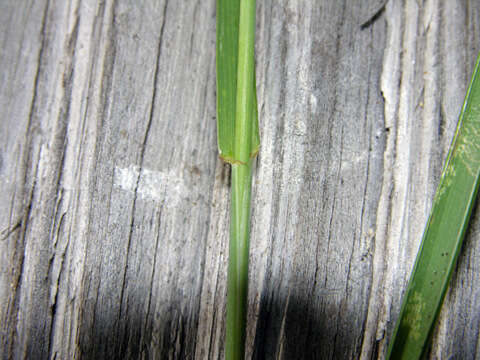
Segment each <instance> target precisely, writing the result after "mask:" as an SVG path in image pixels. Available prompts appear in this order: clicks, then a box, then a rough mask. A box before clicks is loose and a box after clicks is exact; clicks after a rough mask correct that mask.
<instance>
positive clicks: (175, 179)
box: [113, 165, 189, 201]
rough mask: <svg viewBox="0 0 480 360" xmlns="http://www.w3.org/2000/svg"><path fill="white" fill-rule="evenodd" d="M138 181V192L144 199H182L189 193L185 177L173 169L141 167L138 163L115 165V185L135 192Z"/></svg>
mask: <svg viewBox="0 0 480 360" xmlns="http://www.w3.org/2000/svg"><path fill="white" fill-rule="evenodd" d="M137 182H138V188H137V189H136V192H137V194H138V195H139V196H140V198H141V199H144V200H153V201H167V200H180V199H181V198H186V197H187V196H188V194H189V190H188V188H187V186H186V185H185V183H184V181H183V179H182V178H181V177H180V176H178V175H177V174H175V173H174V172H172V171H169V172H162V171H155V170H150V169H140V167H139V166H137V165H130V166H129V167H128V168H120V167H115V172H114V177H113V185H114V186H115V187H118V188H120V189H122V190H124V191H128V192H132V193H133V192H135V188H136V187H137Z"/></svg>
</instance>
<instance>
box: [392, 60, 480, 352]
mask: <svg viewBox="0 0 480 360" xmlns="http://www.w3.org/2000/svg"><path fill="white" fill-rule="evenodd" d="M479 60H480V56H479V59H477V63H476V65H475V70H474V73H473V77H472V81H471V83H470V87H469V89H468V91H467V96H466V98H465V103H464V105H463V108H462V112H461V114H460V119H459V122H458V126H457V130H456V133H455V137H454V140H453V142H452V145H451V147H450V150H449V154H448V156H447V160H446V163H445V166H444V169H443V172H442V177H441V179H440V184H439V186H438V189H437V192H436V194H435V198H434V201H433V207H432V210H431V213H430V218H429V220H428V223H427V226H426V229H425V233H424V235H423V239H422V243H421V245H420V250H419V252H418V255H417V259H416V261H415V266H414V269H413V272H412V275H411V278H410V281H409V284H408V287H407V291H406V293H405V297H404V300H403V304H402V308H401V312H400V316H399V319H398V321H397V325H396V329H395V332H394V335H393V339H392V342H391V344H390V346H389V350H388V356H387V358H388V359H408V360H412V359H418V358H420V357H421V356H423V355H425V353H426V351H427V350H428V342H429V340H430V337H431V335H432V332H433V329H434V324H435V320H436V319H437V317H438V314H439V313H440V309H441V305H442V302H443V299H444V297H445V293H446V290H447V287H448V283H449V280H450V277H451V275H452V272H453V270H454V267H455V263H456V260H457V257H458V254H459V251H460V249H461V245H462V241H463V238H464V236H465V232H466V229H467V226H468V221H469V218H470V214H471V212H472V209H473V206H474V202H475V198H476V195H477V190H478V184H479V175H480V74H479V72H480V65H479Z"/></svg>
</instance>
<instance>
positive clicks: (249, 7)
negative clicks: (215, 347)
mask: <svg viewBox="0 0 480 360" xmlns="http://www.w3.org/2000/svg"><path fill="white" fill-rule="evenodd" d="M254 52H255V0H217V129H218V130H217V131H218V148H219V152H220V156H221V157H222V158H223V159H224V160H225V161H227V162H229V163H231V164H232V199H231V214H230V246H229V264H228V284H227V326H226V327H227V329H226V349H225V357H226V359H228V360H236V359H243V358H244V357H245V330H246V309H247V306H246V305H247V285H248V284H247V283H248V249H249V230H250V196H251V181H252V180H251V179H252V163H253V158H254V156H255V155H256V154H257V152H258V149H259V146H260V136H259V129H258V112H257V95H256V86H255V61H254Z"/></svg>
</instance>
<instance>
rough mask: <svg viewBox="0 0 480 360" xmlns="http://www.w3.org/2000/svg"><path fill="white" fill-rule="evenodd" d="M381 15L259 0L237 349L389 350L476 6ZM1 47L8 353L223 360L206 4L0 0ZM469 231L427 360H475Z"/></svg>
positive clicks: (476, 314) (351, 2)
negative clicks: (241, 332)
mask: <svg viewBox="0 0 480 360" xmlns="http://www.w3.org/2000/svg"><path fill="white" fill-rule="evenodd" d="M384 4H385V2H384V1H382V0H371V1H355V0H345V1H329V0H322V1H320V0H316V1H307V0H290V1H288V0H262V1H258V9H257V10H258V12H257V14H258V15H257V24H258V27H257V82H258V95H259V110H260V119H261V120H260V121H261V135H262V147H261V151H260V154H259V157H258V163H257V170H256V174H255V177H254V201H253V214H252V239H251V267H250V274H251V281H250V289H249V316H248V339H247V342H248V344H247V345H248V346H247V349H248V357H249V358H251V357H253V358H255V359H310V358H311V359H330V358H334V359H357V358H360V359H371V358H373V359H377V358H378V359H382V358H384V356H385V352H386V346H387V344H388V341H389V339H390V337H391V334H392V330H393V326H394V322H395V319H396V317H397V316H398V312H399V306H400V301H401V296H402V293H403V291H404V289H405V286H406V282H407V279H408V276H409V273H410V270H411V267H412V264H413V261H414V258H415V254H416V251H417V248H418V245H419V241H420V239H421V235H422V232H423V228H424V224H425V222H426V219H427V216H428V212H429V209H430V206H431V201H432V197H433V193H434V191H435V187H436V184H437V182H438V179H439V176H440V171H441V166H442V162H443V160H444V158H445V155H446V151H447V149H448V146H449V143H450V141H451V139H452V136H453V132H454V129H455V126H456V123H457V118H458V114H459V112H460V108H461V105H462V101H463V97H464V94H465V91H466V87H467V85H468V81H469V78H470V74H471V72H472V69H473V65H474V61H475V58H476V55H477V52H478V51H479V49H480V45H479V44H480V22H479V19H480V3H479V2H478V1H467V0H462V1H460V0H451V1H450V0H449V1H441V0H425V1H419V0H403V1H402V0H390V1H389V2H388V3H387V4H386V5H385V6H384ZM362 25H364V26H362ZM0 39H1V50H0V144H1V145H0V186H1V189H2V191H1V192H0V231H1V238H0V239H1V240H0V326H1V332H0V353H1V354H2V355H1V356H2V358H4V359H9V358H14V359H21V358H28V359H47V358H52V359H53V358H57V359H70V358H74V357H75V358H79V359H83V358H84V359H101V358H118V359H123V358H132V359H133V358H135V359H136V358H152V359H153V358H155V359H193V358H195V359H218V358H223V341H224V321H225V282H226V254H227V251H226V250H227V246H228V245H227V244H228V239H227V234H228V205H229V169H228V166H227V165H225V164H223V163H222V162H221V161H220V160H219V159H218V157H217V153H216V128H215V46H214V44H215V1H214V0H209V1H200V0H191V1H182V0H179V1H167V0H158V1H157V0H155V1H154V0H144V1H136V0H116V1H114V0H105V1H98V0H83V1H80V0H65V1H63V0H62V1H60V0H56V1H55V0H36V1H28V0H3V1H2V2H0ZM479 239H480V216H475V219H474V221H473V224H472V226H471V229H470V231H469V234H468V237H467V239H466V243H465V246H464V249H463V251H462V255H461V257H460V260H459V265H458V269H457V271H456V273H455V275H454V277H453V279H452V284H451V289H450V291H449V293H448V295H447V298H446V301H445V304H444V307H443V312H442V314H441V319H440V323H439V325H438V328H437V331H436V333H435V337H434V341H433V346H432V351H431V358H432V359H447V358H448V359H450V358H453V359H475V358H476V359H478V358H480V349H479V346H480V340H479V324H480V256H479V255H478V254H479V253H480V242H479V241H478V240H479Z"/></svg>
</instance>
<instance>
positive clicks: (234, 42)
mask: <svg viewBox="0 0 480 360" xmlns="http://www.w3.org/2000/svg"><path fill="white" fill-rule="evenodd" d="M239 21H240V0H217V55H216V63H217V137H218V151H219V154H220V157H221V158H222V159H223V160H225V161H227V162H229V163H234V162H236V161H239V160H238V159H235V157H234V139H235V117H236V101H237V71H238V45H239V44H238V39H239ZM251 86H252V88H253V92H252V93H251V95H250V96H252V97H253V101H254V102H255V106H254V110H253V111H254V115H252V118H251V120H252V121H253V134H254V137H253V139H252V143H251V151H250V152H251V156H252V157H253V156H255V154H256V153H257V152H258V149H259V146H260V136H259V130H258V116H257V110H256V101H257V99H256V91H255V77H254V82H253V83H252V84H251Z"/></svg>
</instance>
